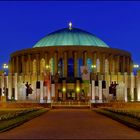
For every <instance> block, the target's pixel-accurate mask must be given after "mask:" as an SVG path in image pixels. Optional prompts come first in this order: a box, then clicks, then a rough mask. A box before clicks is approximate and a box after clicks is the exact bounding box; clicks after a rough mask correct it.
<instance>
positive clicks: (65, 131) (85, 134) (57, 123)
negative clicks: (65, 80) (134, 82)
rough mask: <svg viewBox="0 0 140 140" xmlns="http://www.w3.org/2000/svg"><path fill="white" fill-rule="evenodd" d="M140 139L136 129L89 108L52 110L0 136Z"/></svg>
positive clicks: (1, 137)
mask: <svg viewBox="0 0 140 140" xmlns="http://www.w3.org/2000/svg"><path fill="white" fill-rule="evenodd" d="M8 138H9V139H100V138H101V139H103V138H104V139H136V138H138V139H140V132H138V131H136V130H134V129H131V128H128V127H127V126H125V125H123V124H121V123H119V122H116V121H114V120H112V119H110V118H107V117H105V116H103V115H100V114H97V113H95V112H94V111H91V110H90V109H53V110H50V111H49V112H47V113H45V114H43V115H42V116H40V117H37V118H35V119H33V120H31V121H29V122H26V123H24V124H23V125H21V126H18V127H16V128H14V129H12V130H10V131H7V132H4V133H0V139H8Z"/></svg>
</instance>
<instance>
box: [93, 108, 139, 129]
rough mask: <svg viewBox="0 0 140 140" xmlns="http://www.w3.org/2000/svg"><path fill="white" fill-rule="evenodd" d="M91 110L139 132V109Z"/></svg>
mask: <svg viewBox="0 0 140 140" xmlns="http://www.w3.org/2000/svg"><path fill="white" fill-rule="evenodd" d="M93 110H94V111H95V112H97V113H100V114H103V115H105V116H107V117H110V118H112V119H114V120H117V121H119V122H121V123H123V124H125V125H127V126H129V127H132V128H134V129H137V130H139V131H140V109H136V108H134V109H132V108H107V107H106V108H97V109H93Z"/></svg>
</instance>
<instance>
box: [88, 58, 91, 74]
mask: <svg viewBox="0 0 140 140" xmlns="http://www.w3.org/2000/svg"><path fill="white" fill-rule="evenodd" d="M91 65H92V60H91V59H90V58H88V59H87V67H88V70H89V71H90V72H92V67H91Z"/></svg>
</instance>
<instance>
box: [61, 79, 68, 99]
mask: <svg viewBox="0 0 140 140" xmlns="http://www.w3.org/2000/svg"><path fill="white" fill-rule="evenodd" d="M66 90H67V89H66V80H63V81H62V92H63V100H64V101H65V99H66Z"/></svg>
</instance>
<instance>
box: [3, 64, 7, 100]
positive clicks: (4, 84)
mask: <svg viewBox="0 0 140 140" xmlns="http://www.w3.org/2000/svg"><path fill="white" fill-rule="evenodd" d="M3 69H4V73H3V91H2V96H5V94H6V80H5V76H6V74H7V73H6V70H7V69H8V65H7V64H6V63H4V64H3ZM4 100H6V99H4Z"/></svg>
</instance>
